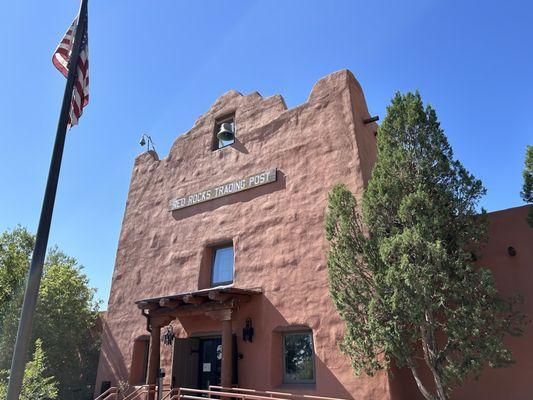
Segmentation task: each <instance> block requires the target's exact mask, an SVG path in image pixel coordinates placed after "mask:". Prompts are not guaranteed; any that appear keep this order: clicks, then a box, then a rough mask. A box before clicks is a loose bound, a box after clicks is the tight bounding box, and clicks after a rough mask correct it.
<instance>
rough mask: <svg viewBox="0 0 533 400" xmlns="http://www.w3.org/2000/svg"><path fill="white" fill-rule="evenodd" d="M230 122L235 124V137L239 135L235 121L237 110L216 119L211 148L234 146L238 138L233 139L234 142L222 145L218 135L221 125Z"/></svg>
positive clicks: (213, 149)
mask: <svg viewBox="0 0 533 400" xmlns="http://www.w3.org/2000/svg"><path fill="white" fill-rule="evenodd" d="M227 122H230V123H232V124H233V133H234V135H235V138H236V137H237V124H236V123H235V112H231V113H229V114H226V115H223V116H222V117H220V118H216V119H215V126H214V128H213V139H212V143H211V150H212V151H217V150H221V149H225V148H226V147H229V146H232V145H234V144H235V142H236V139H235V138H234V139H233V142H231V143H228V144H225V145H224V146H220V140H219V139H218V137H217V133H218V131H219V130H220V126H221V125H222V124H224V123H227Z"/></svg>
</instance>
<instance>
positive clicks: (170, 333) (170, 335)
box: [163, 325, 176, 346]
mask: <svg viewBox="0 0 533 400" xmlns="http://www.w3.org/2000/svg"><path fill="white" fill-rule="evenodd" d="M175 337H176V335H174V328H173V327H172V325H169V326H167V329H166V332H165V334H164V335H163V343H164V344H165V345H167V346H172V342H174V338H175Z"/></svg>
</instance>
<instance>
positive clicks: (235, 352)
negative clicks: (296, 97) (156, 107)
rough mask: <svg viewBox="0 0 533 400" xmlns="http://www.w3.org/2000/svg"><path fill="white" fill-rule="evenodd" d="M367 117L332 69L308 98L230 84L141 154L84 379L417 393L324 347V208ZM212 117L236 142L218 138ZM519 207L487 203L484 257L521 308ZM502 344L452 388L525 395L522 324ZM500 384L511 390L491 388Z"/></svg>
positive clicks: (359, 176)
mask: <svg viewBox="0 0 533 400" xmlns="http://www.w3.org/2000/svg"><path fill="white" fill-rule="evenodd" d="M370 117H371V114H369V112H368V110H367V106H366V103H365V99H364V95H363V92H362V89H361V87H360V85H359V83H358V82H357V81H356V80H355V78H354V77H353V75H352V74H351V73H350V72H349V71H346V70H344V71H339V72H335V73H333V74H331V75H329V76H327V77H325V78H323V79H321V80H319V81H318V82H317V83H316V84H315V86H314V87H313V89H312V91H311V94H310V96H309V99H308V101H307V102H306V103H304V104H302V105H300V106H298V107H295V108H292V109H287V107H286V105H285V103H284V101H283V98H282V97H281V96H279V95H276V96H272V97H268V98H263V97H261V96H260V95H259V94H258V93H252V94H250V95H246V96H243V95H241V94H239V93H237V92H235V91H230V92H228V93H226V94H224V95H223V96H222V97H220V98H219V99H218V100H217V101H216V102H215V103H214V104H213V106H212V107H211V108H210V109H209V111H207V112H206V113H205V114H204V115H202V116H201V117H200V118H199V119H198V120H197V121H196V123H195V125H194V126H193V128H192V129H191V130H190V131H189V132H187V133H186V134H184V135H181V136H179V137H178V138H177V139H176V141H175V142H174V144H173V146H172V148H171V150H170V152H169V154H168V156H167V157H165V158H163V159H161V160H160V159H159V158H158V155H157V154H156V153H155V152H153V151H149V152H146V153H144V154H141V155H139V156H138V157H137V158H136V160H135V165H134V168H133V173H132V177H131V183H130V189H129V194H128V200H127V203H126V210H125V214H124V220H123V224H122V231H121V234H120V239H119V244H118V251H117V257H116V264H115V270H114V274H113V282H112V287H111V295H110V299H109V305H108V312H107V318H106V321H105V326H104V334H103V343H102V350H101V356H100V362H99V367H98V377H97V382H96V387H97V390H99V391H100V390H103V389H105V388H106V387H109V386H110V385H112V386H116V385H117V384H119V383H120V382H121V381H126V382H128V383H129V384H130V385H142V384H145V383H150V384H153V383H155V381H156V375H157V373H158V369H159V368H162V369H163V370H164V372H165V374H166V375H165V377H164V382H165V383H166V384H168V385H172V386H173V387H193V388H206V387H208V386H209V385H222V386H226V387H228V386H231V385H238V386H239V387H243V388H253V389H258V390H278V391H288V392H292V393H305V394H313V395H319V396H329V397H339V398H345V399H358V400H359V399H372V400H390V399H416V398H420V397H419V395H418V394H417V393H416V387H415V386H414V382H413V380H412V378H411V377H410V375H409V374H407V373H405V372H404V371H398V372H397V373H396V374H395V379H392V378H391V377H390V376H389V375H388V374H387V373H379V374H377V375H376V376H374V377H367V376H364V375H362V376H360V377H356V376H354V373H353V371H352V369H351V367H350V364H349V361H348V359H347V358H346V357H345V356H344V355H343V354H342V353H340V351H339V350H338V347H337V342H338V341H339V339H340V338H341V337H342V334H343V323H342V322H341V320H340V318H339V316H338V314H337V312H336V310H335V308H334V305H333V303H332V301H331V299H330V297H329V293H328V284H327V269H326V254H327V250H328V243H327V241H326V239H325V235H324V228H323V221H324V213H325V209H326V203H327V194H328V191H329V190H330V188H331V187H332V186H333V185H335V184H337V183H344V184H346V185H347V186H348V187H349V188H350V189H351V190H352V192H353V193H354V194H355V195H356V197H357V198H360V197H361V196H362V193H363V189H364V187H365V185H366V184H367V182H368V180H369V178H370V175H371V170H372V166H373V164H374V162H375V160H376V138H375V135H376V130H377V125H376V123H375V122H374V121H372V120H371V118H370ZM222 124H229V125H225V127H228V128H230V129H233V131H234V132H235V139H234V141H230V142H224V141H219V140H218V139H217V137H216V133H217V132H218V131H219V130H220V128H221V126H222ZM525 213H526V209H525V207H522V208H517V209H512V210H509V211H502V212H498V213H494V214H493V215H492V219H493V221H494V224H493V225H492V227H491V234H492V239H491V240H492V245H491V246H489V248H488V252H487V258H488V259H490V260H491V262H493V263H494V266H495V274H496V278H497V279H498V281H499V282H500V283H501V289H502V291H503V292H504V294H507V293H515V292H521V293H523V294H524V295H526V304H525V307H526V309H527V310H532V311H533V304H532V303H531V301H532V300H531V298H530V297H528V296H527V294H528V291H529V290H530V289H529V288H530V287H531V283H532V275H531V272H530V270H531V268H528V267H530V266H531V265H530V264H531V261H530V260H531V259H533V246H531V243H532V239H533V236H532V231H533V230H530V229H529V228H528V227H527V225H526V223H525ZM511 245H512V246H514V248H515V249H516V254H515V255H514V256H510V255H509V254H508V252H507V248H508V247H509V246H511ZM491 265H492V264H491ZM530 314H531V315H533V312H531V313H530ZM172 338H173V340H172ZM510 343H511V344H512V345H513V347H514V348H516V349H517V350H518V351H517V353H516V356H517V358H518V363H517V366H516V368H515V367H512V368H508V369H506V370H501V371H500V370H496V371H489V372H488V373H486V374H485V375H484V377H483V378H482V380H481V381H479V382H474V383H472V384H469V385H467V386H466V387H465V389H464V390H461V392H460V393H459V394H458V396H459V397H457V398H461V399H472V398H484V399H496V398H498V399H500V398H515V399H518V398H525V397H520V393H526V392H525V391H526V390H529V393H533V383H532V380H531V379H530V377H531V376H533V354H532V350H531V349H532V348H533V347H532V346H531V345H528V343H533V337H532V332H531V329H528V332H527V335H526V337H523V338H520V339H513V340H511V341H510ZM502 371H503V372H502ZM508 380H512V381H513V384H512V385H511V384H508V385H507V381H508ZM498 382H499V383H501V384H502V385H504V386H505V385H507V386H509V389H508V390H511V391H512V393H515V394H516V396H515V397H513V396H511V397H509V396H503V397H501V396H498V392H497V390H496V389H494V387H495V386H497V383H498ZM510 386H512V388H511V387H510ZM495 390H496V391H495ZM502 390H503V389H502ZM513 390H514V391H513ZM506 393H509V392H507V391H506Z"/></svg>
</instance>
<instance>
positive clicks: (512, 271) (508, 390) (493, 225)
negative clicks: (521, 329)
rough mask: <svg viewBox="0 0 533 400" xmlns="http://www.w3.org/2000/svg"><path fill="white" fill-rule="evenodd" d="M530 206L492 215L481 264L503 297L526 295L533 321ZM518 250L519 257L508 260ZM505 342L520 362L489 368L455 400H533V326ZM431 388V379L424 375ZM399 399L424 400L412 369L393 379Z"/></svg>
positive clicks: (527, 310) (455, 395)
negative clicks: (532, 399) (510, 249)
mask: <svg viewBox="0 0 533 400" xmlns="http://www.w3.org/2000/svg"><path fill="white" fill-rule="evenodd" d="M527 210H528V206H523V207H515V208H509V209H506V210H501V211H495V212H492V213H489V214H488V215H489V220H490V226H489V241H488V243H487V245H486V246H485V248H484V249H483V253H482V257H481V258H480V259H479V260H478V261H477V265H479V266H480V267H488V268H490V269H491V271H492V273H493V276H494V279H495V281H496V286H497V287H498V290H499V291H500V294H501V295H502V296H503V297H510V296H515V295H521V296H522V297H523V300H524V303H523V305H522V308H521V309H522V311H523V312H525V313H526V314H527V315H528V317H529V318H530V319H531V318H532V317H533V291H532V288H533V228H530V227H529V226H528V225H527V222H526V215H527ZM509 246H513V247H514V248H515V249H516V251H517V254H516V256H514V257H511V256H509V254H508V253H507V248H508V247H509ZM505 343H506V344H507V345H508V346H509V347H510V348H511V349H512V351H513V355H514V357H515V360H516V363H515V364H513V365H511V366H509V367H507V368H498V369H492V368H488V367H487V368H486V369H485V371H483V373H482V374H481V376H480V378H479V380H470V381H468V382H466V383H465V384H464V386H463V387H461V388H459V389H457V390H455V391H454V392H453V396H452V399H454V400H472V399H483V400H502V399H505V400H526V399H531V398H533V379H532V377H533V326H532V324H529V325H528V326H527V328H526V332H525V334H524V336H521V337H508V338H507V339H506V341H505ZM424 375H425V376H424V378H425V382H426V383H427V384H428V386H429V387H431V376H430V374H429V372H428V371H425V374H424ZM391 391H392V393H393V398H394V399H395V400H396V399H398V400H411V399H412V400H417V399H420V400H422V399H423V397H422V396H421V395H420V394H419V393H418V390H417V388H416V384H415V382H414V380H413V378H412V376H411V374H410V373H409V371H407V370H402V371H396V372H395V378H394V379H393V380H392V381H391Z"/></svg>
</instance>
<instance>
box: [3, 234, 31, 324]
mask: <svg viewBox="0 0 533 400" xmlns="http://www.w3.org/2000/svg"><path fill="white" fill-rule="evenodd" d="M33 244H34V238H33V235H32V234H31V233H30V232H28V231H27V230H26V229H25V228H22V227H20V226H19V227H17V228H15V229H13V231H11V232H10V231H6V232H4V233H2V235H0V326H2V322H3V319H4V316H5V315H6V313H7V311H8V309H9V308H10V305H11V304H12V302H13V301H16V300H15V299H16V298H17V294H18V293H20V291H21V289H22V287H23V285H24V278H25V276H26V272H27V268H28V260H29V258H30V256H31V253H32V251H33Z"/></svg>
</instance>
